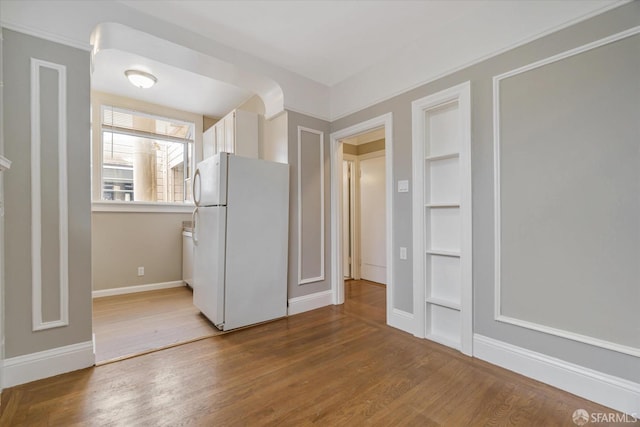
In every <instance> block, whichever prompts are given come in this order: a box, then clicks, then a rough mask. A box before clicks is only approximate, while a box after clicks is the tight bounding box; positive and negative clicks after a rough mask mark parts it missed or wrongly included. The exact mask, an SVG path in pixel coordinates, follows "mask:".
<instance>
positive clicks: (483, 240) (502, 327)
mask: <svg viewBox="0 0 640 427" xmlns="http://www.w3.org/2000/svg"><path fill="white" fill-rule="evenodd" d="M638 22H640V3H639V2H631V3H629V4H626V5H623V6H620V7H619V8H616V9H613V10H611V11H609V12H606V13H604V14H602V15H599V16H596V17H594V18H591V19H589V20H587V21H584V22H581V23H579V24H576V25H574V26H572V27H569V28H566V29H564V30H562V31H559V32H556V33H554V34H551V35H549V36H546V37H544V38H541V39H539V40H536V41H534V42H531V43H528V44H526V45H524V46H521V47H518V48H516V49H513V50H511V51H508V52H506V53H504V54H501V55H499V56H496V57H493V58H490V59H488V60H486V61H484V62H482V63H479V64H477V65H474V66H471V67H468V68H466V69H463V70H461V71H458V72H456V73H453V74H450V75H448V76H446V77H443V78H440V79H437V80H435V81H433V82H430V83H427V84H424V85H422V86H420V87H418V88H416V89H413V90H411V91H408V92H406V93H403V94H401V95H398V96H396V97H394V98H391V99H389V100H386V101H384V102H381V103H379V104H376V105H374V106H372V107H369V108H367V109H364V110H362V111H359V112H357V113H354V114H351V115H349V116H347V117H344V118H341V119H339V120H336V121H334V122H332V123H331V131H332V132H335V131H339V130H341V129H344V128H347V127H349V126H352V125H355V124H357V123H360V122H363V121H366V120H368V119H371V118H373V117H377V116H379V115H382V114H385V113H388V112H391V113H393V132H394V133H393V139H394V152H393V159H394V177H393V178H394V181H398V180H402V179H409V180H411V178H412V177H411V162H412V158H411V140H412V123H411V102H412V101H414V100H416V99H419V98H422V97H425V96H427V95H431V94H433V93H436V92H439V91H441V90H444V89H447V88H449V87H452V86H455V85H457V84H460V83H462V82H465V81H471V98H472V135H471V136H472V142H471V151H472V174H473V175H472V176H473V208H474V211H473V259H474V265H473V283H474V331H475V333H476V334H480V335H481V336H486V337H489V338H491V339H494V340H498V341H500V342H504V343H507V344H510V345H514V346H517V347H519V348H523V349H526V350H529V351H532V352H536V353H539V354H543V355H545V356H549V357H552V358H555V359H559V360H562V361H566V362H569V363H571V364H575V365H578V366H581V367H585V368H588V369H592V370H595V371H597V372H601V373H605V374H608V375H612V376H615V377H618V378H622V379H624V380H628V381H632V382H635V383H640V359H639V358H638V357H636V356H633V355H630V354H624V353H621V352H617V351H612V350H609V349H606V348H601V347H598V346H594V345H590V344H586V343H583V342H578V341H575V340H572V339H567V338H563V337H560V336H556V335H552V334H548V333H544V332H540V331H536V330H532V329H530V328H526V327H522V326H516V325H513V324H508V323H504V322H501V321H497V320H495V316H494V315H495V307H494V302H495V287H494V286H495V276H494V266H495V258H494V231H495V230H494V213H495V212H494V178H495V177H494V149H493V144H494V136H493V82H492V79H493V77H494V76H497V75H500V74H502V73H506V72H508V71H510V70H514V69H517V68H519V67H522V66H524V65H527V64H530V63H533V62H535V61H539V60H542V59H545V58H548V57H551V56H553V55H556V54H559V53H562V52H565V51H568V50H571V49H574V48H577V47H579V46H582V45H585V44H587V43H590V42H593V41H596V40H600V39H602V38H605V37H607V36H610V35H612V34H616V33H618V32H622V31H624V30H627V29H629V28H632V27H634V26H637V25H638ZM637 54H638V51H637V48H636V49H635V50H632V51H627V55H637ZM620 63H621V64H623V63H624V62H623V61H621V62H620ZM627 64H629V63H628V62H627ZM594 66H597V64H594ZM621 66H622V65H621ZM575 72H579V71H578V70H576V71H575ZM550 83H551V84H552V81H551V82H550ZM607 84H612V85H615V84H616V82H615V81H611V82H608V83H607ZM529 89H530V90H536V89H535V88H533V87H530V88H529ZM629 90H630V92H629V94H630V96H633V94H635V93H637V92H633V90H635V89H633V90H632V89H629ZM637 99H638V98H637V97H636V100H637ZM636 105H637V103H636ZM549 108H553V106H552V105H551V106H549ZM557 117H563V112H562V111H558V112H557ZM530 120H533V121H535V120H536V118H535V117H531V118H530ZM623 126H627V127H633V126H635V127H636V128H637V123H634V122H631V123H625V124H624V125H623ZM609 134H610V135H611V133H609ZM616 135H617V133H616ZM614 141H615V140H614V139H612V140H609V141H607V142H606V143H614ZM603 143H605V142H603ZM568 167H571V165H569V166H568ZM410 194H411V193H407V194H399V193H397V192H395V193H394V197H393V210H394V212H393V217H394V224H393V227H394V236H395V241H394V242H393V243H394V246H393V254H394V256H396V255H397V254H398V253H399V247H400V246H404V247H408V248H411V247H412V238H413V236H412V230H411V223H412V214H411V212H412V209H411V207H412V201H411V197H410ZM632 231H633V230H629V232H632ZM523 244H524V243H523ZM409 255H410V256H409V259H408V260H407V261H401V260H397V261H396V267H395V269H394V277H393V280H394V287H395V288H394V290H395V292H396V293H397V295H396V296H395V301H396V303H397V307H394V308H398V309H401V310H405V311H408V312H412V311H413V309H412V308H413V290H412V286H413V284H412V281H413V278H412V268H413V266H412V259H414V258H416V257H419V256H420V255H419V254H413V255H411V254H409ZM601 286H602V287H608V288H610V289H611V292H615V290H613V289H614V288H611V287H612V286H615V283H614V282H608V283H602V284H601ZM557 292H563V290H562V289H558V290H557ZM627 296H628V297H629V298H632V299H633V298H636V299H637V297H638V296H637V293H636V294H630V295H627ZM549 297H550V298H553V295H550V296H549ZM541 310H543V308H541ZM566 310H567V316H571V313H572V312H575V310H581V307H580V306H567V307H566ZM638 313H640V312H638V311H636V313H635V316H636V317H635V319H636V324H640V318H638V316H639V314H638ZM611 327H615V325H611Z"/></svg>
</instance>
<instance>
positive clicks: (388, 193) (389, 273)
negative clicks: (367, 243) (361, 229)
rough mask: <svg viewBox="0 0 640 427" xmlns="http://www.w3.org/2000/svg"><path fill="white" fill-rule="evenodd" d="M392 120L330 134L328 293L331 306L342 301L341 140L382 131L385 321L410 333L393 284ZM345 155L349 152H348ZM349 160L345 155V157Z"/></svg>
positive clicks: (410, 321)
mask: <svg viewBox="0 0 640 427" xmlns="http://www.w3.org/2000/svg"><path fill="white" fill-rule="evenodd" d="M392 124H393V118H392V114H391V113H387V114H384V115H381V116H378V117H375V118H372V119H370V120H367V121H364V122H361V123H358V124H356V125H353V126H350V127H348V128H345V129H342V130H340V131H337V132H334V133H332V134H331V170H332V177H331V201H332V203H331V236H332V238H331V245H332V248H331V249H332V251H331V254H332V263H331V265H332V272H331V276H332V278H331V292H332V298H333V303H334V304H342V303H343V302H344V295H345V286H344V272H343V269H344V256H343V253H344V234H343V233H344V220H343V210H342V205H343V168H344V166H343V161H344V159H345V152H344V147H345V146H344V144H343V142H342V141H343V140H345V139H347V138H353V137H357V136H359V135H363V134H366V133H368V132H371V131H374V130H380V129H382V132H383V133H384V145H385V156H384V165H385V177H384V194H385V214H384V224H385V227H384V236H385V249H384V258H385V261H386V263H385V264H386V265H385V267H386V271H385V274H384V276H385V282H386V289H385V294H386V322H387V324H388V325H390V326H393V327H396V328H399V329H402V330H404V331H407V332H410V333H413V324H414V320H413V315H412V314H411V313H406V312H404V311H402V310H399V309H397V308H395V304H394V300H395V296H394V283H393V280H392V278H393V256H392V253H393V250H392V248H393V229H392V224H393V209H392V206H393V199H392V194H393V129H392ZM347 154H348V153H347ZM347 158H348V156H347Z"/></svg>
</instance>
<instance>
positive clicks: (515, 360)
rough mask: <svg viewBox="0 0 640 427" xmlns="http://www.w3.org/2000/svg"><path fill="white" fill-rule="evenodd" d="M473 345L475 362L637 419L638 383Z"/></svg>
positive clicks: (496, 344) (487, 344)
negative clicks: (477, 360)
mask: <svg viewBox="0 0 640 427" xmlns="http://www.w3.org/2000/svg"><path fill="white" fill-rule="evenodd" d="M473 341H474V346H473V355H474V357H477V358H478V359H482V360H485V361H487V362H489V363H492V364H494V365H498V366H500V367H502V368H505V369H508V370H510V371H513V372H517V373H519V374H521V375H525V376H527V377H529V378H533V379H535V380H538V381H541V382H543V383H545V384H549V385H552V386H554V387H557V388H559V389H561V390H565V391H568V392H569V393H573V394H575V395H577V396H580V397H583V398H585V399H589V400H592V401H594V402H596V403H599V404H601V405H604V406H608V407H610V408H612V409H615V410H616V411H621V412H624V413H626V414H629V415H634V416H636V417H637V418H640V416H639V415H640V384H638V383H634V382H631V381H628V380H625V379H622V378H618V377H614V376H613V375H608V374H605V373H602V372H598V371H595V370H592V369H589V368H585V367H582V366H579V365H575V364H573V363H569V362H565V361H564V360H560V359H556V358H554V357H550V356H547V355H545V354H541V353H537V352H534V351H531V350H527V349H525V348H522V347H517V346H514V345H511V344H507V343H505V342H502V341H498V340H495V339H493V338H489V337H485V336H482V335H478V334H475V335H474V337H473ZM575 409H578V408H575Z"/></svg>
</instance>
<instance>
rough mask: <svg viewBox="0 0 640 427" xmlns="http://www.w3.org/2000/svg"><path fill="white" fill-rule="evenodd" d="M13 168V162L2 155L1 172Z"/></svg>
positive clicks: (0, 157)
mask: <svg viewBox="0 0 640 427" xmlns="http://www.w3.org/2000/svg"><path fill="white" fill-rule="evenodd" d="M10 167H11V160H9V159H7V158H6V157H4V156H2V155H0V172H2V171H6V170H7V169H9V168H10Z"/></svg>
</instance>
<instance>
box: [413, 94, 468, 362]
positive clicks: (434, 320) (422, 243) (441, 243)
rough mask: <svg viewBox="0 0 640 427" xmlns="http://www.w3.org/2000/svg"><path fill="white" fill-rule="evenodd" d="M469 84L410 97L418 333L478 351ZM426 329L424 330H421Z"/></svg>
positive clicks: (461, 349) (431, 338)
mask: <svg viewBox="0 0 640 427" xmlns="http://www.w3.org/2000/svg"><path fill="white" fill-rule="evenodd" d="M469 93H470V84H469V82H467V83H464V84H461V85H458V86H455V87H453V88H450V89H447V90H444V91H442V92H438V93H436V94H433V95H429V96H427V97H425V98H422V99H419V100H416V101H414V102H413V103H412V119H413V123H414V129H417V132H415V133H414V138H413V150H412V154H413V158H414V159H416V161H414V163H413V165H414V198H413V201H414V205H413V206H414V222H413V223H414V234H415V236H422V238H419V237H417V238H415V239H414V253H416V254H420V253H422V254H423V256H421V257H418V260H414V280H415V285H414V295H417V296H418V298H416V300H415V303H414V315H415V316H416V318H418V319H420V318H421V317H422V318H423V319H424V324H423V325H424V329H421V328H422V325H420V326H419V329H418V333H419V334H422V333H424V336H425V337H426V338H428V339H430V340H433V341H435V342H438V343H440V344H443V345H446V346H449V347H452V348H455V349H458V350H460V351H462V352H463V353H464V354H467V355H471V354H472V351H471V350H472V348H471V344H472V341H471V339H472V336H473V324H472V319H473V316H472V313H471V306H470V304H469V301H471V300H472V292H471V289H472V288H471V274H470V272H471V270H470V267H471V250H470V245H469V243H470V236H471V234H472V233H471V216H470V214H471V173H470V172H471V169H470V161H469V160H470V156H469V154H470V138H469V135H470V134H471V129H470V123H471V117H470V102H469ZM423 331H424V332H423Z"/></svg>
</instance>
